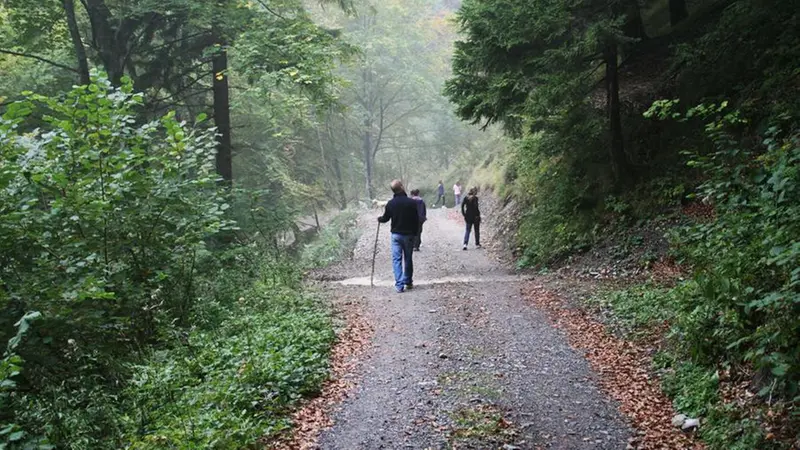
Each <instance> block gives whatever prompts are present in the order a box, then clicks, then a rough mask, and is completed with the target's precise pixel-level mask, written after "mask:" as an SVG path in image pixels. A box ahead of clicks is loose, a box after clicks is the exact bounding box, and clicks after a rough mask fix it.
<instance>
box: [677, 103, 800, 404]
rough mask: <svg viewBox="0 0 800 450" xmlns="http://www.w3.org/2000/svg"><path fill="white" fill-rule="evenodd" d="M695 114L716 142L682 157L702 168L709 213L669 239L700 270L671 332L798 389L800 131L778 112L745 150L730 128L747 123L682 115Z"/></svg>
mask: <svg viewBox="0 0 800 450" xmlns="http://www.w3.org/2000/svg"><path fill="white" fill-rule="evenodd" d="M692 116H699V117H702V118H705V119H706V120H707V124H706V126H705V130H706V134H707V135H708V137H709V139H710V140H711V141H712V142H713V144H714V149H713V151H711V152H710V153H708V154H694V155H691V156H692V159H691V161H690V162H689V164H690V166H692V167H696V168H697V169H699V170H702V171H703V173H704V174H706V175H707V177H708V181H706V182H705V183H704V184H703V185H701V186H700V188H699V192H698V195H699V196H700V197H701V198H702V199H704V201H707V202H710V203H712V204H713V205H714V207H715V210H716V217H715V219H714V220H712V221H710V222H708V223H700V224H696V225H693V226H691V227H689V228H686V229H684V230H681V231H680V232H678V233H675V235H674V236H673V239H674V240H675V242H676V247H677V248H679V249H680V253H681V255H682V256H683V257H684V258H685V259H686V260H687V261H688V262H690V263H692V264H693V265H694V266H695V267H696V269H697V273H696V275H695V277H694V280H693V285H692V289H691V291H690V292H687V294H688V295H687V299H686V300H685V301H684V302H683V307H684V311H685V313H686V314H684V315H683V317H684V319H683V320H682V321H681V322H680V323H678V324H677V325H678V328H677V330H678V331H677V332H678V333H680V334H681V335H682V336H683V337H684V339H686V340H687V341H688V342H691V343H692V345H690V346H689V347H688V348H689V350H690V352H691V354H692V355H693V356H694V357H696V358H698V359H699V360H701V361H715V360H718V359H727V360H731V361H736V362H739V361H741V362H749V363H751V364H753V366H754V367H755V368H756V369H757V370H761V371H765V372H769V373H771V376H772V377H774V379H775V380H776V381H777V382H778V385H779V388H780V389H782V390H783V391H784V392H785V393H786V394H787V395H789V396H797V395H798V394H800V392H798V391H797V386H798V381H800V353H798V351H797V346H796V337H797V336H798V335H800V309H799V307H798V305H800V243H798V236H800V225H798V224H799V223H800V222H798V218H800V201H798V198H800V171H798V169H797V168H798V163H799V162H800V132H799V131H798V128H797V126H796V124H795V123H794V122H793V121H792V120H791V118H790V117H788V116H783V117H781V118H779V119H778V120H777V121H776V123H775V124H774V125H772V126H770V127H769V128H768V129H767V130H766V131H765V132H764V134H763V136H762V137H761V139H760V142H759V144H758V145H757V146H754V147H752V148H749V147H747V146H745V145H743V144H742V142H740V141H739V140H738V139H737V138H736V135H735V134H733V129H735V127H739V126H741V125H742V124H744V123H745V121H743V120H742V119H740V118H739V115H738V114H737V113H735V112H727V111H726V110H725V105H724V104H723V105H720V106H714V105H711V106H700V107H697V108H692V109H690V110H689V112H688V113H687V114H686V117H692ZM704 336H712V337H713V339H703V338H702V337H704Z"/></svg>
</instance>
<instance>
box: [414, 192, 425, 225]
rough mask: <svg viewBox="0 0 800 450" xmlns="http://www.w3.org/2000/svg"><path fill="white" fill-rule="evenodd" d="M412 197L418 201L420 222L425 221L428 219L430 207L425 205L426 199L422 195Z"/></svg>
mask: <svg viewBox="0 0 800 450" xmlns="http://www.w3.org/2000/svg"><path fill="white" fill-rule="evenodd" d="M411 199H412V200H414V201H415V202H417V214H418V215H419V222H420V223H425V221H426V220H428V207H427V206H426V205H425V200H423V199H422V197H411Z"/></svg>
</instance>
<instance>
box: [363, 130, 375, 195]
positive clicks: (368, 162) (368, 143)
mask: <svg viewBox="0 0 800 450" xmlns="http://www.w3.org/2000/svg"><path fill="white" fill-rule="evenodd" d="M364 125H365V128H366V130H365V131H364V181H365V183H366V186H365V187H366V193H367V201H371V200H372V199H374V198H375V197H374V196H373V192H372V133H371V132H370V127H369V125H370V124H369V121H367V122H366V123H365V124H364Z"/></svg>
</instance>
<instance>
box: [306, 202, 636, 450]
mask: <svg viewBox="0 0 800 450" xmlns="http://www.w3.org/2000/svg"><path fill="white" fill-rule="evenodd" d="M450 214H451V215H450V217H448V211H447V210H442V209H439V210H431V211H429V220H428V222H427V223H426V224H425V231H424V234H423V244H422V251H421V252H418V253H415V255H414V256H415V259H414V262H415V277H414V278H415V280H414V281H415V284H416V288H415V289H414V290H413V291H409V292H406V293H403V294H396V293H395V292H394V290H393V289H392V287H391V286H392V275H391V263H390V256H389V231H388V227H386V226H384V227H382V229H381V235H380V239H379V251H378V262H377V264H376V273H375V279H376V285H377V286H376V287H375V288H370V287H369V273H370V272H369V271H370V264H371V257H372V246H373V244H374V238H375V226H376V222H375V219H374V217H375V216H377V215H378V213H377V212H374V211H373V212H370V213H368V214H365V215H364V217H362V219H361V226H362V227H363V233H362V237H361V239H360V241H359V243H358V245H357V247H356V250H355V253H354V259H353V261H349V262H348V263H347V264H346V265H342V266H339V267H337V268H336V269H335V270H333V273H328V274H327V275H326V276H325V277H326V279H328V280H338V282H336V283H333V282H331V283H330V286H334V287H333V289H334V290H335V291H336V292H337V294H338V295H340V296H341V295H343V296H346V297H347V298H350V299H360V301H361V302H362V303H363V305H362V306H363V308H364V310H365V313H366V316H367V319H368V320H369V321H371V324H372V326H373V327H374V329H375V335H374V338H373V343H372V346H371V348H370V349H369V350H368V351H367V354H366V358H365V360H364V363H363V364H362V367H361V374H360V380H359V381H358V386H357V387H356V389H355V390H354V391H353V392H352V393H351V394H350V396H349V398H348V399H347V400H345V402H344V403H343V404H342V405H341V407H340V408H339V409H338V410H337V411H336V412H335V413H334V417H333V420H334V425H333V427H332V428H330V429H328V430H325V431H324V432H323V433H322V435H321V436H320V439H319V446H320V447H321V448H323V449H342V450H344V449H347V450H350V449H405V448H413V449H429V448H430V449H439V448H442V449H443V448H462V449H463V448H475V449H492V448H504V449H514V448H520V449H538V448H554V449H624V448H625V447H626V443H627V439H628V437H629V436H630V435H631V431H630V429H629V428H628V426H627V425H626V424H625V422H624V420H623V419H622V418H621V417H620V415H619V412H618V411H617V408H616V405H614V404H613V403H612V402H611V401H610V400H608V399H607V398H606V397H604V396H603V394H602V393H601V392H600V391H599V390H598V388H597V386H596V383H595V381H594V380H595V378H594V375H593V374H592V373H591V371H590V369H589V367H588V364H587V363H586V361H585V360H584V359H583V357H582V356H581V355H579V354H577V353H576V352H575V351H574V350H572V349H571V348H570V346H569V344H568V343H567V341H566V339H565V338H564V336H563V335H562V334H560V332H559V331H557V330H556V329H555V328H553V326H552V325H551V323H550V322H549V321H548V319H547V318H546V317H545V316H544V315H543V314H542V313H541V312H540V311H538V310H536V309H534V308H532V307H531V306H530V305H529V304H526V303H525V302H523V301H522V299H521V295H520V289H521V288H522V285H523V283H522V281H523V280H521V279H520V278H518V277H517V276H515V275H514V274H513V273H512V272H510V271H509V270H507V269H506V268H504V267H503V265H502V264H500V263H499V262H498V261H497V260H495V259H494V258H493V257H492V256H491V255H490V252H489V251H487V250H476V249H474V248H473V247H472V246H471V247H470V249H469V251H466V252H465V251H462V250H461V245H460V241H461V239H462V233H463V229H462V227H463V225H462V224H461V223H460V222H459V221H457V220H456V219H455V218H454V217H453V215H452V211H450ZM485 234H488V233H485ZM483 237H484V243H486V242H489V241H490V240H491V236H490V235H489V236H483ZM364 285H366V286H364Z"/></svg>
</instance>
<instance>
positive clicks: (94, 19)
mask: <svg viewBox="0 0 800 450" xmlns="http://www.w3.org/2000/svg"><path fill="white" fill-rule="evenodd" d="M83 4H84V6H85V7H86V13H87V14H88V15H89V21H90V22H91V25H92V41H93V42H94V47H95V48H97V53H98V54H99V55H100V59H101V60H102V61H103V67H104V68H105V70H106V72H107V73H108V79H109V80H110V81H111V83H112V84H113V85H114V86H119V85H120V84H121V83H122V77H123V76H124V75H125V63H124V60H123V59H124V55H125V53H127V51H125V50H124V49H123V48H121V47H120V46H124V45H126V44H127V39H126V37H125V36H123V34H126V33H122V31H124V30H120V29H117V30H115V29H114V27H113V26H112V25H111V24H112V22H114V17H113V15H112V14H111V10H110V9H109V8H108V6H107V5H106V4H105V2H104V1H103V0H85V1H84V2H83ZM120 26H121V25H120Z"/></svg>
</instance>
